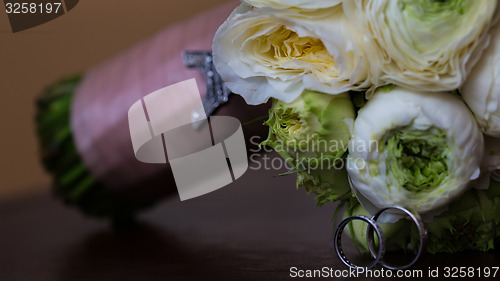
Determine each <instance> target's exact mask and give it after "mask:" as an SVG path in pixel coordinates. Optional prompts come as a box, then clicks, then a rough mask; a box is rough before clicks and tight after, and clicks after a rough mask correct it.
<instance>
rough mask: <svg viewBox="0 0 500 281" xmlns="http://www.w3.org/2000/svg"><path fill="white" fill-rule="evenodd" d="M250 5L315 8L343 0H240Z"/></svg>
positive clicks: (277, 7)
mask: <svg viewBox="0 0 500 281" xmlns="http://www.w3.org/2000/svg"><path fill="white" fill-rule="evenodd" d="M241 1H242V2H243V3H246V4H248V5H250V6H254V7H258V8H262V7H272V8H276V9H290V8H298V9H302V10H316V9H324V8H330V7H333V6H336V5H338V4H339V3H341V2H342V1H343V0H241Z"/></svg>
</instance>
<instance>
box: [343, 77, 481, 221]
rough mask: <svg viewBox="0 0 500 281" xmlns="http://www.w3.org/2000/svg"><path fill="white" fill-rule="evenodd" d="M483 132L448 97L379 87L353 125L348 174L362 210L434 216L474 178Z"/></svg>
mask: <svg viewBox="0 0 500 281" xmlns="http://www.w3.org/2000/svg"><path fill="white" fill-rule="evenodd" d="M483 151H484V140H483V135H482V133H481V131H480V129H479V127H478V126H477V123H476V122H475V120H474V117H473V116H472V113H471V112H470V111H469V109H468V108H467V106H466V105H465V103H464V102H463V101H462V100H461V99H460V98H458V97H456V96H454V95H452V94H450V93H447V92H415V91H411V90H407V89H404V88H398V87H396V88H393V89H387V88H386V89H384V88H382V89H380V90H378V91H377V92H376V93H375V94H374V97H373V98H372V99H371V100H370V101H368V103H367V104H366V105H365V107H363V108H362V109H361V110H360V112H359V115H358V117H357V119H356V120H355V122H354V136H353V138H352V140H351V143H350V146H349V156H348V162H347V164H348V165H347V169H348V172H349V176H350V178H351V181H352V188H353V192H354V193H355V194H356V195H358V198H360V202H361V203H362V204H363V205H364V206H365V208H366V209H367V210H369V211H370V210H372V211H373V210H375V209H377V208H382V207H387V206H395V205H398V206H403V207H406V208H410V209H413V210H415V211H417V212H419V213H422V214H429V213H433V211H434V212H435V211H437V210H439V209H440V208H441V207H443V206H445V205H447V204H448V203H449V202H451V201H452V200H453V199H455V198H457V197H458V196H460V195H461V194H462V193H464V192H465V191H466V190H467V189H468V188H469V187H470V185H469V182H470V181H471V180H472V179H475V178H477V177H478V176H479V171H480V164H481V160H482V155H483Z"/></svg>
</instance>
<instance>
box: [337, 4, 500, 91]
mask: <svg viewBox="0 0 500 281" xmlns="http://www.w3.org/2000/svg"><path fill="white" fill-rule="evenodd" d="M343 6H344V9H345V12H346V14H347V15H348V16H349V17H350V19H351V21H353V22H354V23H356V24H357V26H358V28H359V29H360V32H361V33H363V34H365V40H367V42H369V43H368V44H369V45H370V48H372V50H371V51H372V52H371V54H370V60H371V61H374V62H375V61H376V63H375V65H376V67H380V66H382V67H381V69H380V71H381V74H380V75H381V76H380V81H378V83H379V84H386V83H392V84H396V85H402V86H405V87H409V88H414V89H419V90H426V91H434V92H435V91H449V90H454V89H456V88H458V87H459V86H461V84H462V83H463V82H464V81H465V79H466V77H467V74H468V73H469V72H470V69H471V68H472V67H473V66H474V64H475V63H476V62H477V60H478V59H479V57H480V55H481V52H482V50H483V49H484V47H485V46H486V45H487V42H488V32H487V31H488V28H489V27H490V25H491V23H492V20H493V18H494V16H495V11H496V6H497V0H448V1H436V0H390V1H389V0H351V1H345V2H344V3H343ZM374 71H375V70H374Z"/></svg>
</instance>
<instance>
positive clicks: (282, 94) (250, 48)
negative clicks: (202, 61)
mask: <svg viewBox="0 0 500 281" xmlns="http://www.w3.org/2000/svg"><path fill="white" fill-rule="evenodd" d="M356 40H361V38H360V36H357V35H356V33H355V30H354V28H353V27H352V26H351V24H350V23H349V22H348V21H347V18H346V17H345V15H344V14H343V10H342V8H341V6H337V7H333V8H329V9H322V10H317V11H313V12H311V11H309V12H301V13H297V12H296V11H289V10H276V9H271V8H251V7H249V6H247V5H241V6H240V7H238V8H237V9H236V10H235V11H234V12H233V13H232V14H231V15H230V16H229V18H228V20H227V21H226V22H225V23H224V24H223V25H222V26H221V27H220V28H219V30H218V31H217V33H216V35H215V38H214V43H213V55H214V63H215V66H216V68H217V71H218V72H219V73H220V74H221V76H222V78H223V80H224V81H225V82H226V85H227V86H228V87H229V88H230V89H231V90H232V91H233V92H234V93H237V94H240V95H242V96H243V97H244V98H245V100H246V102H247V103H249V104H260V103H264V102H266V101H267V100H268V99H269V98H270V97H274V98H277V99H280V100H283V101H285V102H291V101H293V100H294V99H295V98H297V97H298V96H299V95H300V94H301V93H302V91H304V89H310V90H316V91H320V92H324V93H328V94H339V93H344V92H346V91H348V90H352V89H360V88H365V87H368V86H370V85H371V84H370V82H369V81H370V79H369V75H368V67H367V61H366V60H365V59H364V58H363V55H362V50H357V49H356V46H360V44H359V43H355V41H356Z"/></svg>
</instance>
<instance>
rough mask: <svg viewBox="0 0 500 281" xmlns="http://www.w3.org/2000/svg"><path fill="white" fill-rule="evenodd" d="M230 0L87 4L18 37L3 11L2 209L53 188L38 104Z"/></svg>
mask: <svg viewBox="0 0 500 281" xmlns="http://www.w3.org/2000/svg"><path fill="white" fill-rule="evenodd" d="M225 2H228V1H227V0H141V1H139V0H106V1H102V0H84V1H80V2H79V3H78V5H77V6H76V7H75V8H74V9H72V10H71V11H70V12H68V13H67V14H65V15H63V16H61V17H59V18H56V19H55V20H52V21H50V22H48V23H45V24H43V25H40V26H37V27H35V28H32V29H28V30H25V31H22V32H17V33H12V30H11V28H10V25H9V21H8V18H7V14H6V13H5V11H4V10H3V3H2V10H1V11H0V50H1V51H0V95H1V97H2V100H1V101H0V130H1V133H0V134H1V137H0V155H1V160H0V175H1V176H0V202H4V201H6V200H11V199H13V198H19V197H24V196H26V195H29V194H33V193H39V192H43V191H44V190H47V189H48V188H49V185H50V178H49V176H48V175H47V174H46V173H45V172H44V171H43V168H42V166H41V165H40V161H39V157H38V146H37V143H36V138H35V127H34V115H35V104H34V101H35V98H36V97H37V95H39V93H40V92H41V91H42V90H43V89H44V87H46V86H47V85H49V84H51V83H52V82H54V81H56V80H58V79H60V78H62V77H64V76H66V75H69V74H73V73H78V72H81V71H84V70H85V69H87V68H89V67H92V66H94V65H96V64H98V63H100V62H102V61H104V60H106V59H108V58H110V57H112V56H113V55H115V54H118V53H119V52H120V51H124V50H126V49H127V48H130V47H132V46H133V45H134V44H135V43H138V42H140V41H141V40H144V39H147V38H149V37H151V36H152V35H154V34H155V33H156V32H158V31H159V30H161V29H162V28H165V27H166V26H168V25H170V24H172V23H175V22H179V21H181V20H184V19H187V18H189V17H192V16H194V15H196V14H197V13H200V12H202V11H204V10H207V9H209V8H211V7H213V6H216V5H218V4H221V3H225Z"/></svg>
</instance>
